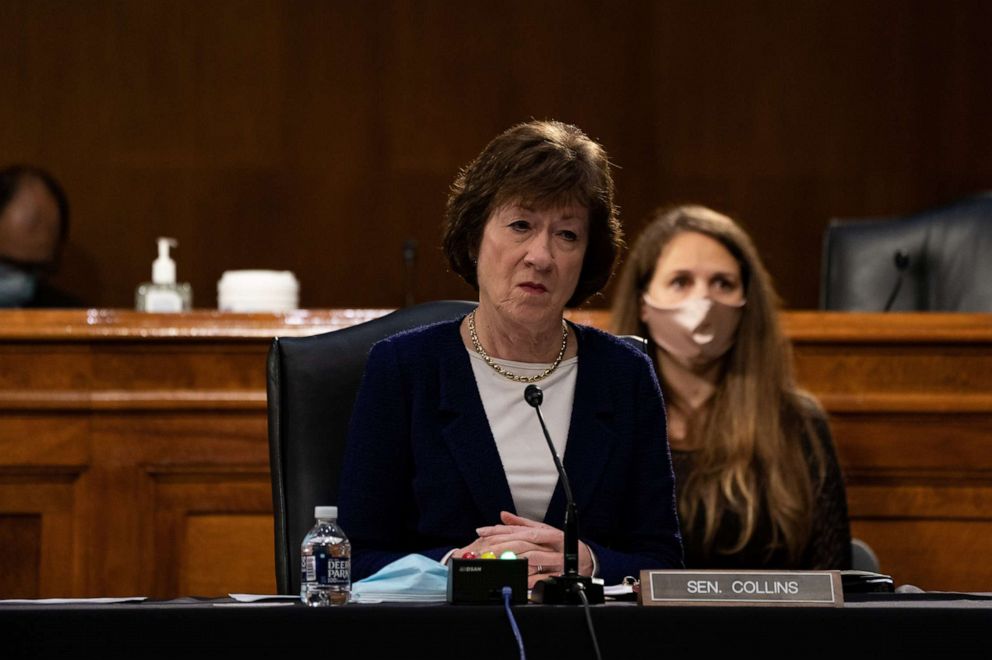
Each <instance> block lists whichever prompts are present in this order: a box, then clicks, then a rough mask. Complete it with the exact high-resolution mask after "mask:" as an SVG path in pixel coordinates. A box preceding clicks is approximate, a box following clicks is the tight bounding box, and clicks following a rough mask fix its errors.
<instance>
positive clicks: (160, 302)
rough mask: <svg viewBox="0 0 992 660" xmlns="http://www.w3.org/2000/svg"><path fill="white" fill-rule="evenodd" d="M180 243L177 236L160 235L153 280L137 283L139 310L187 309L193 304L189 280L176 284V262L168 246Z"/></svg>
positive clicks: (175, 310)
mask: <svg viewBox="0 0 992 660" xmlns="http://www.w3.org/2000/svg"><path fill="white" fill-rule="evenodd" d="M170 247H173V248H174V247H179V242H178V241H176V239H174V238H159V239H158V259H156V260H155V261H154V262H152V281H151V282H145V283H144V284H142V285H141V286H139V287H138V290H137V291H136V292H135V295H134V307H135V309H137V310H138V311H139V312H186V311H189V310H190V309H192V307H193V288H192V287H191V286H190V285H189V283H188V282H180V283H179V284H176V262H175V261H173V260H172V259H171V258H170V257H169V248H170Z"/></svg>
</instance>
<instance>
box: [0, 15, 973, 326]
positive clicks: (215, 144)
mask: <svg viewBox="0 0 992 660" xmlns="http://www.w3.org/2000/svg"><path fill="white" fill-rule="evenodd" d="M989 24H992V4H990V3H988V2H983V1H982V0H960V1H957V2H911V3H907V2H903V1H902V0H880V1H876V2H870V3H866V2H861V1H860V0H839V1H838V0H809V1H805V2H799V3H776V2H743V3H742V2H737V1H735V0H713V1H710V2H682V1H666V2H658V1H656V0H630V1H627V2H621V3H604V2H600V1H599V0H548V1H545V2H538V3H534V2H529V1H526V2H525V1H524V0H505V1H502V2H498V3H496V4H493V3H472V2H470V3H460V4H458V6H457V10H454V8H453V6H452V3H451V2H449V1H448V0H418V1H416V2H412V1H410V0H371V1H369V2H361V3H354V2H345V1H344V0H328V1H323V2H285V1H283V0H212V1H211V2H207V3H204V2H200V1H198V0H145V1H142V2H118V1H116V0H89V1H88V2H85V3H80V2H72V1H71V0H5V1H4V2H3V3H0V49H2V50H0V52H2V57H0V89H2V90H4V98H5V99H6V100H8V102H6V103H3V104H0V160H3V161H30V162H34V163H39V164H42V165H44V166H46V167H48V168H50V169H51V170H52V171H54V172H55V173H56V175H57V176H58V177H59V178H60V179H61V180H62V181H63V182H64V184H65V187H66V188H67V190H68V192H69V195H70V197H71V200H72V205H73V212H74V226H73V233H72V239H71V242H70V245H69V247H68V250H67V252H66V254H65V259H64V264H63V269H62V272H61V273H60V274H59V276H58V279H57V282H58V284H60V285H62V286H64V287H65V288H68V289H70V290H72V291H74V292H76V293H78V294H79V295H81V296H82V297H83V298H84V299H85V300H87V301H88V302H89V303H90V304H92V305H94V306H107V307H124V306H127V307H129V306H131V305H133V292H134V287H135V286H136V285H137V284H138V283H139V282H142V281H145V280H147V279H148V277H149V274H150V273H149V271H150V263H151V260H152V259H153V258H154V243H153V241H154V239H155V237H156V236H159V235H172V236H175V237H177V238H178V239H179V241H180V247H179V249H178V251H177V252H176V256H177V260H178V265H179V276H180V278H182V279H184V280H188V281H190V282H191V283H192V284H193V288H194V292H195V297H194V301H195V303H196V305H197V306H199V307H212V306H214V304H215V291H216V282H217V279H218V278H219V277H220V275H221V273H222V272H223V271H224V270H227V269H232V268H249V267H261V268H280V269H283V268H288V269H292V270H294V271H295V272H296V273H297V274H298V276H299V278H300V280H301V283H302V304H303V305H304V306H306V307H331V306H336V307H345V306H360V307H372V306H381V307H395V306H398V305H401V304H403V303H404V299H405V293H406V291H405V284H404V282H405V271H404V265H403V257H402V254H403V244H404V241H406V240H407V239H413V240H416V241H417V242H418V245H419V250H418V256H417V268H416V273H415V276H414V278H413V282H414V287H413V293H414V294H415V295H416V297H417V298H418V299H419V300H426V299H438V298H450V297H456V298H457V297H464V296H465V295H467V291H468V289H467V287H465V286H464V285H462V284H460V283H459V281H458V280H457V279H456V278H455V277H454V276H452V275H451V274H449V273H446V272H445V269H444V266H443V263H442V260H441V256H440V253H439V251H438V249H437V245H438V243H439V240H438V238H439V231H438V226H439V222H440V219H441V214H442V210H443V207H444V200H445V196H446V194H447V190H448V186H449V185H450V183H451V181H452V179H453V178H454V176H455V173H456V172H457V171H458V169H459V168H460V167H462V166H463V165H465V164H466V163H467V162H468V161H469V160H470V159H471V158H472V157H474V156H475V155H476V154H477V153H478V152H479V151H480V150H481V149H482V147H483V146H484V145H485V144H486V143H487V142H488V141H489V140H490V139H491V138H492V137H493V136H494V135H496V134H497V133H498V132H499V131H501V130H503V129H505V128H506V127H508V126H510V125H511V124H513V123H515V122H518V121H522V120H526V119H529V118H531V117H536V118H545V117H554V118H559V119H563V120H566V121H570V122H573V123H576V124H578V125H579V126H581V127H583V128H584V129H585V130H586V131H587V132H588V133H589V134H590V135H592V136H594V137H596V138H598V139H600V140H601V141H602V142H603V143H604V144H605V145H606V147H607V148H608V151H609V153H610V155H611V157H612V160H613V161H614V162H615V163H616V164H617V165H618V166H619V168H618V169H617V170H616V179H617V185H618V201H619V203H620V204H621V206H622V207H623V212H624V218H625V220H626V222H627V227H628V232H629V233H630V234H631V235H636V234H637V233H638V231H639V229H640V228H641V226H642V223H643V218H644V216H645V214H646V213H647V212H648V211H649V210H650V209H651V208H653V207H655V206H657V205H659V204H663V203H671V202H678V201H698V202H702V203H707V204H710V205H713V206H716V207H717V208H720V209H721V210H724V211H726V212H729V213H731V214H734V215H737V216H739V217H741V218H742V220H743V221H744V222H745V224H746V225H747V227H748V228H749V229H750V230H751V231H752V233H753V234H754V236H755V240H756V242H757V244H758V247H759V248H760V250H761V251H762V253H763V254H764V255H765V257H766V260H767V263H768V265H769V267H770V270H771V272H772V273H773V275H774V276H775V279H776V281H777V283H778V287H779V290H780V291H781V293H782V294H783V296H784V298H785V300H786V301H787V302H788V304H789V305H790V306H791V307H794V308H803V307H813V306H815V305H816V302H817V282H818V274H819V271H818V264H819V254H820V249H819V246H820V237H821V234H822V231H823V229H824V227H825V225H826V222H827V219H828V218H830V217H832V216H849V217H850V216H853V217H863V216H875V215H893V214H904V213H909V212H913V211H916V210H920V209H922V208H924V207H928V206H931V205H935V204H938V203H944V202H948V201H950V200H953V199H955V198H957V197H960V196H963V195H967V194H971V193H973V192H975V191H977V190H979V189H985V188H988V187H989V186H990V185H992V160H990V159H989V158H988V157H987V154H988V153H990V152H992V124H990V122H989V121H988V117H989V116H992V95H989V94H988V93H987V87H988V80H989V77H990V73H992V49H989V48H988V45H987V41H988V38H987V26H988V25H989ZM602 302H603V300H602V299H600V300H599V301H598V302H597V304H602Z"/></svg>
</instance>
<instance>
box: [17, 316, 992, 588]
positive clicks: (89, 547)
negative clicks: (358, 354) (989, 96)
mask: <svg viewBox="0 0 992 660" xmlns="http://www.w3.org/2000/svg"><path fill="white" fill-rule="evenodd" d="M383 313H385V310H381V309H380V310H332V311H327V312H323V311H313V312H300V313H296V314H288V315H285V316H283V315H272V314H269V315H262V314H260V315H217V314H213V313H204V312H197V313H192V314H181V315H173V316H170V315H146V314H136V313H127V312H120V311H118V312H92V311H89V312H86V311H78V312H61V313H60V312H7V313H5V314H2V315H0V365H3V367H4V369H0V411H2V412H3V414H2V415H0V541H4V542H5V543H6V542H8V541H9V542H10V543H11V544H12V547H15V548H19V549H21V550H23V555H21V554H19V560H18V563H17V564H16V565H8V567H7V568H5V571H6V572H0V596H6V595H13V594H16V593H29V594H31V595H38V596H64V595H71V596H100V595H111V596H128V595H135V594H141V595H149V596H153V597H158V598H169V597H175V596H180V595H220V594H224V593H228V592H232V591H249V592H255V591H271V590H273V589H274V585H273V579H274V575H273V557H272V547H273V546H272V529H271V518H270V515H271V513H270V511H271V494H270V492H269V477H268V446H267V438H266V419H265V389H264V388H265V372H264V363H265V350H266V348H267V346H268V344H269V342H270V340H271V337H272V336H274V335H283V336H288V335H305V334H314V333H317V332H322V331H329V330H332V329H339V328H341V327H347V326H348V325H350V324H354V323H357V322H361V321H364V320H368V319H369V318H374V317H376V316H380V315H382V314H383ZM572 317H573V319H575V320H577V321H579V322H584V323H588V324H591V325H594V326H597V327H605V326H606V324H607V315H606V314H604V313H603V312H597V311H583V312H577V313H574V314H572ZM784 321H785V327H786V331H787V334H788V336H789V337H790V338H791V339H792V342H793V345H794V347H795V352H796V361H797V365H798V371H799V378H800V382H801V384H802V385H803V386H804V387H807V388H808V389H809V390H810V391H811V392H813V393H814V394H815V395H816V396H817V397H818V398H819V399H820V400H821V401H822V402H823V404H824V406H825V408H826V409H827V412H828V413H829V414H830V418H831V426H832V430H833V433H834V437H835V440H836V444H837V449H838V454H839V456H840V461H841V465H842V468H843V469H844V472H845V476H846V480H847V485H848V499H849V504H850V512H851V519H852V527H853V530H854V533H855V534H856V535H858V536H860V537H861V538H863V539H864V540H866V541H868V542H869V543H870V544H871V545H872V546H873V547H874V548H875V550H876V552H877V553H878V555H879V557H880V558H881V561H882V568H883V570H885V571H888V572H891V574H892V575H893V577H895V579H896V580H897V582H899V583H910V584H915V585H917V586H920V587H923V588H926V589H942V590H949V589H960V590H970V591H989V590H992V569H990V568H989V567H988V566H986V565H985V563H983V562H982V561H981V558H983V557H985V556H986V555H987V554H988V551H989V550H990V549H992V548H990V546H989V544H990V541H989V538H990V535H989V531H990V529H992V521H990V516H992V513H990V512H992V403H990V402H992V378H990V376H989V374H992V320H990V318H989V317H988V316H987V315H964V314H960V315H955V314H892V315H883V314H877V315H872V314H857V315H853V314H839V313H809V312H791V313H787V314H786V315H785V316H784ZM143 346H144V347H146V350H142V347H143ZM21 355H30V356H32V358H33V360H29V359H20V358H19V357H18V356H21ZM38 363H42V364H44V365H45V371H44V372H39V371H38V370H37V369H35V368H33V366H32V365H34V364H38ZM8 367H10V368H8ZM11 369H16V370H17V372H18V373H10V370H11ZM53 374H54V375H53ZM58 374H62V376H61V377H60V376H58ZM232 548H233V549H232ZM19 552H20V551H19ZM67 557H68V559H67ZM976 558H978V559H976ZM8 589H9V590H11V591H10V593H9V594H8V593H4V591H3V590H8Z"/></svg>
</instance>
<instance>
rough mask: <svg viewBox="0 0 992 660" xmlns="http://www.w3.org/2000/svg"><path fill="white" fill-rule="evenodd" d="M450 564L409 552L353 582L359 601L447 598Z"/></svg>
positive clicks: (429, 600) (356, 599) (352, 593)
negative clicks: (375, 571) (448, 565)
mask: <svg viewBox="0 0 992 660" xmlns="http://www.w3.org/2000/svg"><path fill="white" fill-rule="evenodd" d="M447 589H448V567H447V566H445V565H444V564H441V563H439V562H436V561H434V560H433V559H430V558H429V557H425V556H423V555H415V554H414V555H406V556H405V557H402V558H400V559H397V560H396V561H394V562H393V563H391V564H389V565H387V566H383V567H382V568H381V569H379V571H378V572H377V573H374V574H372V575H370V576H368V577H367V578H365V579H364V580H359V581H358V582H356V583H354V584H353V585H351V596H352V600H353V601H355V602H359V603H360V602H415V601H426V602H435V601H443V600H444V599H445V597H446V594H447Z"/></svg>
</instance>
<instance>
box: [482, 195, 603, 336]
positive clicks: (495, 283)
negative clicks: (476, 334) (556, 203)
mask: <svg viewBox="0 0 992 660" xmlns="http://www.w3.org/2000/svg"><path fill="white" fill-rule="evenodd" d="M588 242H589V211H588V209H586V208H585V207H583V206H581V205H568V206H564V207H559V208H550V209H537V208H530V207H528V206H526V205H524V204H523V203H521V202H513V203H508V204H505V205H503V206H501V207H499V208H497V209H496V210H495V211H493V213H492V214H491V215H490V216H489V220H488V221H487V222H486V226H485V229H484V230H483V233H482V241H481V242H480V244H479V255H478V266H477V276H478V281H479V302H480V304H485V305H488V306H490V307H491V308H492V310H493V311H495V312H497V313H499V314H502V315H504V316H505V317H506V319H507V320H509V321H512V322H516V323H527V324H535V325H537V324H541V323H549V322H550V321H554V322H556V323H557V320H558V319H560V318H561V313H562V310H564V308H565V303H567V302H568V300H569V298H571V297H572V294H573V293H574V292H575V287H576V285H577V284H578V281H579V274H580V273H581V272H582V262H583V259H584V258H585V254H586V245H587V244H588Z"/></svg>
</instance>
